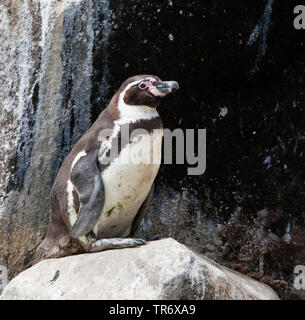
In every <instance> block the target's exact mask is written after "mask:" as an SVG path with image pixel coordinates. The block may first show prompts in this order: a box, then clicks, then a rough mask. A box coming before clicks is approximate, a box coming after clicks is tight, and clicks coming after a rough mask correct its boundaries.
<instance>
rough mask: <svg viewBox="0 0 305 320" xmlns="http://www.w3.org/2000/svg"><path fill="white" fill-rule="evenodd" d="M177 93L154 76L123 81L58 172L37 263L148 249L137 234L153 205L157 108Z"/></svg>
mask: <svg viewBox="0 0 305 320" xmlns="http://www.w3.org/2000/svg"><path fill="white" fill-rule="evenodd" d="M178 89H179V84H178V83H177V82H176V81H161V79H160V78H159V77H157V76H153V75H137V76H134V77H131V78H129V79H127V80H126V81H125V82H123V83H122V85H121V86H120V88H119V90H118V91H117V92H116V93H115V94H114V96H113V97H112V99H111V100H110V103H109V104H108V106H107V107H106V108H105V109H104V110H103V111H102V112H101V114H100V115H99V117H98V119H97V120H96V121H95V122H94V123H93V125H92V126H91V127H90V128H89V129H88V130H87V131H86V132H85V134H84V135H83V136H82V137H81V138H80V139H79V140H78V142H77V143H76V144H75V146H74V147H73V148H72V150H71V151H70V153H69V154H68V156H67V157H66V158H65V160H64V162H63V163H62V165H61V167H60V169H59V171H58V174H57V176H56V179H55V181H54V184H53V186H52V189H51V194H50V201H51V203H50V204H51V205H50V207H51V212H50V216H49V223H48V229H47V234H46V237H45V239H44V240H43V242H42V243H41V244H40V245H39V247H38V248H37V250H36V253H35V256H34V258H33V263H32V265H33V264H35V263H37V262H39V261H40V260H44V259H49V258H59V257H64V256H67V255H72V254H76V253H84V252H97V251H103V250H108V249H117V248H125V247H135V246H139V245H144V244H145V243H146V241H145V240H144V239H136V238H132V236H133V235H134V233H135V232H136V230H137V228H138V226H139V225H140V223H141V221H142V219H143V217H144V214H145V211H146V210H147V208H148V206H149V203H150V201H151V199H152V195H153V190H154V184H153V182H154V179H155V177H156V175H157V173H158V170H159V167H160V163H161V150H162V137H163V125H162V120H161V117H160V115H159V113H158V111H157V107H158V106H159V105H160V103H161V100H162V98H163V97H165V96H166V95H167V94H169V93H172V92H174V91H176V90H178Z"/></svg>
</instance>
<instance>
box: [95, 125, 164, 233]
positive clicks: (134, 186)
mask: <svg viewBox="0 0 305 320" xmlns="http://www.w3.org/2000/svg"><path fill="white" fill-rule="evenodd" d="M162 135H163V130H162V129H155V130H153V131H152V133H150V134H149V133H147V134H141V135H137V136H136V137H134V139H133V140H132V141H131V142H130V143H129V144H128V145H127V146H126V147H125V148H124V149H123V150H121V152H120V154H119V156H118V157H117V158H116V159H115V160H114V161H112V162H111V164H110V165H109V167H108V168H107V169H106V170H105V171H104V172H103V173H102V178H103V183H104V188H105V203H104V208H103V211H102V214H101V217H100V219H99V221H98V223H97V224H96V226H95V228H94V230H93V231H94V233H95V235H97V237H98V238H99V239H101V238H113V237H127V236H128V235H129V233H130V230H131V226H132V222H133V220H134V217H135V216H136V214H137V212H138V210H139V209H140V207H141V205H142V203H143V202H144V200H145V199H146V197H147V195H148V193H149V191H150V188H151V186H152V183H153V181H154V179H155V177H156V175H157V173H158V170H159V167H160V163H161V149H162Z"/></svg>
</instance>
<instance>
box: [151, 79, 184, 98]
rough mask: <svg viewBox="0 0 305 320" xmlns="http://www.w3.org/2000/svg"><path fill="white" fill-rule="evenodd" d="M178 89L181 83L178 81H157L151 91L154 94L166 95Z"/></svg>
mask: <svg viewBox="0 0 305 320" xmlns="http://www.w3.org/2000/svg"><path fill="white" fill-rule="evenodd" d="M178 89H179V84H178V82H176V81H155V82H154V83H153V86H152V88H150V92H151V93H152V94H153V95H154V96H159V97H164V96H166V95H167V94H169V93H172V92H175V91H177V90H178Z"/></svg>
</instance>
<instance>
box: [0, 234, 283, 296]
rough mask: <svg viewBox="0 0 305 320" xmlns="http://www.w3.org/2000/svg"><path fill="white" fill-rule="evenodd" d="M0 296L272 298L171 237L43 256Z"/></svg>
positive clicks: (259, 285)
mask: <svg viewBox="0 0 305 320" xmlns="http://www.w3.org/2000/svg"><path fill="white" fill-rule="evenodd" d="M1 299H34V300H36V299H81V300H83V299H124V300H125V299H128V300H129V299H162V300H163V299H164V300H165V299H234V300H238V299H250V300H252V299H259V300H261V299H263V300H266V299H278V296H277V294H276V293H275V292H274V291H273V290H272V289H271V288H270V287H268V286H267V285H265V284H262V283H259V282H258V281H256V280H253V279H251V278H249V277H247V276H244V275H242V274H239V273H238V272H236V271H233V270H229V269H228V268H226V267H222V266H220V265H218V264H216V263H215V262H214V261H212V260H210V259H208V258H206V257H204V256H202V255H196V254H195V253H194V252H193V251H191V250H189V249H188V248H187V247H185V246H184V245H182V244H180V243H178V242H176V241H175V240H173V239H165V240H160V241H154V242H150V243H149V244H147V245H145V246H142V247H138V248H131V249H122V250H112V251H105V252H100V253H96V254H82V255H77V256H70V257H65V258H61V259H50V260H45V261H42V262H40V263H38V264H37V265H35V266H33V267H32V268H30V269H28V270H26V271H24V272H22V273H21V274H19V275H18V276H17V277H16V278H14V279H13V280H12V281H11V282H10V283H9V284H8V286H7V287H6V288H5V289H4V291H3V294H2V296H1Z"/></svg>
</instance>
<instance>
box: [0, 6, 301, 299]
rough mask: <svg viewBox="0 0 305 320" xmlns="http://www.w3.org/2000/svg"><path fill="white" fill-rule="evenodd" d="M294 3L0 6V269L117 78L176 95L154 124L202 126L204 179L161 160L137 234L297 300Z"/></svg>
mask: <svg viewBox="0 0 305 320" xmlns="http://www.w3.org/2000/svg"><path fill="white" fill-rule="evenodd" d="M295 4H299V2H298V1H296V2H295V1H293V0H291V1H274V0H265V1H259V2H254V1H253V2H251V1H247V2H246V1H243V0H235V1H224V0H206V1H202V0H193V1H191V2H188V1H184V0H173V1H151V0H148V1H142V0H59V1H58V0H49V1H46V0H18V1H17V0H2V1H0V43H1V46H0V57H1V58H0V124H1V126H0V139H1V143H2V148H1V150H0V239H1V243H0V264H3V265H6V266H7V267H8V270H9V275H10V278H12V277H13V276H15V275H17V274H18V273H19V272H20V271H22V270H23V269H24V268H25V266H26V264H27V263H28V262H29V261H31V257H32V254H33V252H34V250H35V248H36V247H37V246H38V245H39V243H40V242H41V241H42V239H43V237H44V235H45V232H46V225H47V221H48V214H49V191H50V188H51V185H52V182H53V181H54V178H55V176H56V173H57V171H58V168H59V166H60V164H61V162H62V161H63V159H64V157H65V155H66V154H67V153H68V152H69V150H70V149H71V147H72V146H73V144H74V143H75V141H76V140H77V139H78V137H79V136H80V135H81V134H82V133H83V132H84V131H85V130H86V129H87V128H88V127H89V126H90V125H91V123H92V122H93V121H94V120H95V119H96V118H97V116H98V114H99V113H100V112H101V111H102V109H103V108H104V106H105V105H106V103H107V101H108V100H109V98H110V97H111V96H112V94H113V93H114V91H115V90H116V88H118V86H119V85H120V83H121V82H122V81H123V80H125V79H126V78H127V77H129V76H132V75H135V74H139V73H151V74H157V75H159V76H160V77H161V78H163V79H173V80H177V81H178V82H179V83H180V85H181V90H180V91H179V92H177V94H175V96H172V97H171V98H170V99H169V100H168V102H167V101H166V100H165V101H164V103H163V104H162V107H161V108H160V113H161V116H162V119H163V122H164V125H165V127H167V128H170V129H175V128H177V127H180V128H182V129H186V128H206V129H207V171H206V172H205V174H204V175H201V176H187V175H186V165H162V166H161V170H160V173H159V175H158V178H157V181H156V193H155V197H154V201H153V206H152V207H151V209H150V211H149V214H148V216H147V219H146V221H145V223H143V224H142V226H141V229H140V230H139V233H140V234H145V235H153V234H161V235H163V236H165V237H167V236H171V237H174V238H176V239H177V240H179V241H181V242H183V243H185V244H187V245H188V246H190V247H192V248H194V249H196V250H197V251H198V252H200V253H203V254H205V255H207V256H209V257H211V258H212V259H214V260H215V261H217V262H219V263H221V264H224V265H226V266H229V267H231V268H233V269H235V270H238V271H240V272H242V273H245V274H248V275H251V276H252V277H255V278H256V279H260V280H261V281H263V282H265V283H267V284H269V285H271V286H272V287H273V288H274V289H275V290H276V291H277V292H278V293H279V294H280V296H281V297H282V298H300V291H296V290H294V288H293V280H294V279H293V277H294V275H293V269H294V267H295V266H296V265H299V264H304V261H305V243H304V237H305V224H304V219H305V211H304V210H305V209H304V208H305V177H304V163H305V152H304V148H305V138H304V131H305V129H304V118H305V104H304V97H305V89H304V88H305V85H304V84H305V63H304V56H305V54H304V48H305V45H304V33H303V31H302V30H299V31H296V30H294V28H293V18H294V15H293V8H294V5H295Z"/></svg>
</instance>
